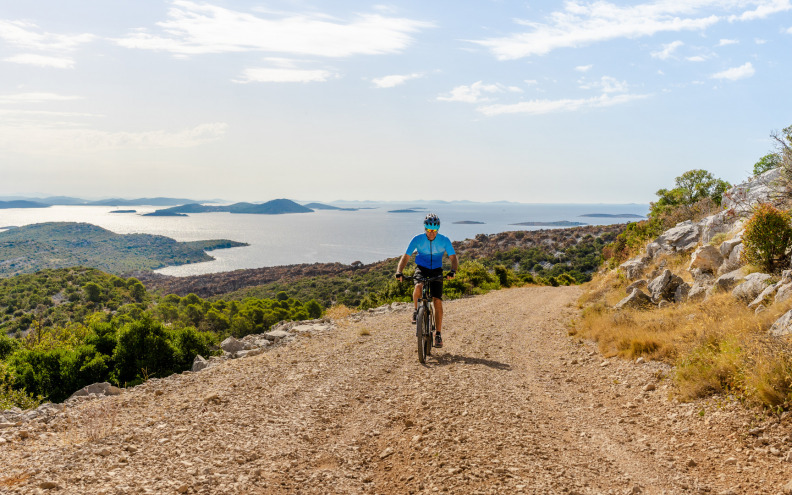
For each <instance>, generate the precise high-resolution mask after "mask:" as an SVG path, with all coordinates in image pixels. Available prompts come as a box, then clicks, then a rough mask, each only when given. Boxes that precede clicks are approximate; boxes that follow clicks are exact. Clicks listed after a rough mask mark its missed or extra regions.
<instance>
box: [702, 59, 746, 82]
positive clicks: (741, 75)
mask: <svg viewBox="0 0 792 495" xmlns="http://www.w3.org/2000/svg"><path fill="white" fill-rule="evenodd" d="M755 73H756V71H755V70H754V68H753V65H752V64H751V62H746V63H744V64H743V65H741V66H739V67H732V68H731V69H726V70H724V71H721V72H717V73H715V74H713V75H712V76H710V77H711V78H712V79H726V80H729V81H737V80H738V79H745V78H748V77H751V76H753V75H754V74H755Z"/></svg>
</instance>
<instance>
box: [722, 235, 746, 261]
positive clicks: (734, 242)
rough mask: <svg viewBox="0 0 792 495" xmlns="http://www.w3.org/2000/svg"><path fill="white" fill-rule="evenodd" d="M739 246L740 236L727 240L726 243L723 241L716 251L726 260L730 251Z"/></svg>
mask: <svg viewBox="0 0 792 495" xmlns="http://www.w3.org/2000/svg"><path fill="white" fill-rule="evenodd" d="M740 244H742V236H740V237H735V238H734V239H729V240H728V241H723V242H722V243H721V245H720V247H719V248H718V251H720V254H721V256H723V257H724V258H728V257H729V255H730V254H731V252H732V250H733V249H734V248H735V247H736V246H739V245H740Z"/></svg>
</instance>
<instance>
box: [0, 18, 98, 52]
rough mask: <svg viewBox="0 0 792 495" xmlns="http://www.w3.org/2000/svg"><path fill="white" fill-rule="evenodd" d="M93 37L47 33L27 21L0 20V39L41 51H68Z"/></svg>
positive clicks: (13, 44) (88, 35)
mask: <svg viewBox="0 0 792 495" xmlns="http://www.w3.org/2000/svg"><path fill="white" fill-rule="evenodd" d="M94 39H96V36H94V35H92V34H87V33H83V34H56V33H48V32H44V31H42V30H41V28H39V27H38V26H37V25H35V24H32V23H29V22H23V21H5V20H0V40H3V41H5V42H6V43H8V44H10V45H12V46H17V47H21V48H26V49H33V50H41V51H70V50H74V49H75V48H77V47H78V46H79V45H82V44H84V43H88V42H90V41H93V40H94Z"/></svg>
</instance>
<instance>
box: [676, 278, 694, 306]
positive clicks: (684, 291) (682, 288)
mask: <svg viewBox="0 0 792 495" xmlns="http://www.w3.org/2000/svg"><path fill="white" fill-rule="evenodd" d="M689 294H690V284H688V283H687V282H682V283H681V284H679V285H678V286H677V288H676V290H675V291H674V302H676V303H683V302H685V301H687V300H688V295H689Z"/></svg>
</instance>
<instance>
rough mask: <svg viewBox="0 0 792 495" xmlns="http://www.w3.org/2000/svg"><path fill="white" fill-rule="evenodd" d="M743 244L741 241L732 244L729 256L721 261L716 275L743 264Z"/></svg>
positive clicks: (730, 270)
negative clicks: (734, 244)
mask: <svg viewBox="0 0 792 495" xmlns="http://www.w3.org/2000/svg"><path fill="white" fill-rule="evenodd" d="M742 253H743V245H742V242H741V243H739V244H737V245H736V246H734V248H733V249H732V250H731V252H730V253H729V257H728V258H726V259H725V260H724V261H723V264H722V265H721V266H720V267H719V268H718V275H723V274H726V273H729V272H733V271H734V270H737V269H739V268H740V267H741V266H743V256H742Z"/></svg>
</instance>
